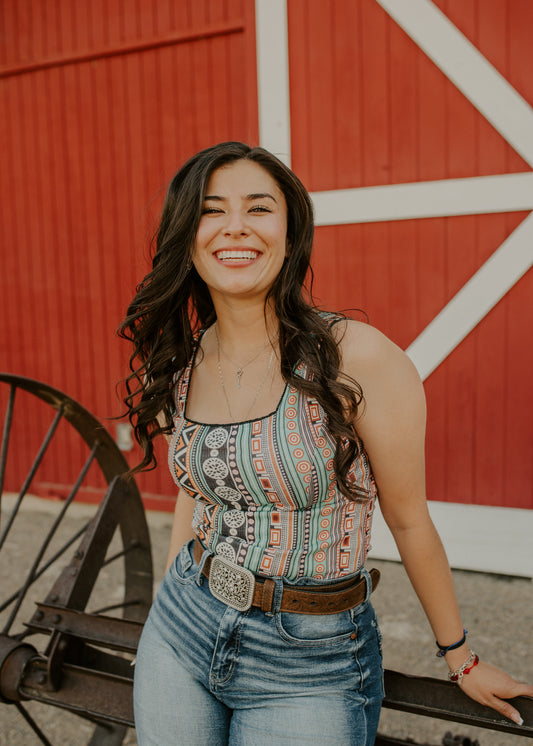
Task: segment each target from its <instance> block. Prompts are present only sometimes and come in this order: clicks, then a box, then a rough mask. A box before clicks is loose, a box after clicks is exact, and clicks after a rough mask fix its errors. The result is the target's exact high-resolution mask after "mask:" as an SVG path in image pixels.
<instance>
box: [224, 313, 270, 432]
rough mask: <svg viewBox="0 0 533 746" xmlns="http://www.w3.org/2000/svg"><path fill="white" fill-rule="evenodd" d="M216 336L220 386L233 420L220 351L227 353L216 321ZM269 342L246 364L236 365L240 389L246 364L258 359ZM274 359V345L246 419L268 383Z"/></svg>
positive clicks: (245, 416)
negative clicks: (222, 344)
mask: <svg viewBox="0 0 533 746" xmlns="http://www.w3.org/2000/svg"><path fill="white" fill-rule="evenodd" d="M215 337H216V340H217V368H218V377H219V380H220V386H221V388H222V393H223V394H224V399H225V400H226V406H227V407H228V414H229V416H230V418H231V420H235V418H234V416H233V412H232V411H231V404H230V401H229V397H228V392H227V391H226V386H225V385H224V376H223V374H222V365H221V363H220V353H221V352H222V354H224V355H225V353H224V350H222V347H221V344H220V339H219V338H218V331H217V327H216V323H215ZM269 344H270V341H269V342H267V343H266V344H265V345H264V346H263V347H262V348H261V349H260V350H259V352H258V353H256V354H255V355H254V356H253V357H252V358H250V360H248V362H247V363H245V364H244V365H241V366H235V367H237V388H239V389H240V387H241V376H242V374H243V371H244V368H246V366H248V365H250V363H252V362H253V361H254V360H257V358H258V357H259V355H260V354H261V353H262V352H263V350H265V349H266V348H267V347H268V345H269ZM225 357H226V358H227V359H228V360H229V361H230V363H232V365H235V363H233V361H232V360H231V359H230V358H229V357H228V356H227V355H225ZM273 361H274V348H273V347H272V351H271V353H270V359H269V361H268V366H267V369H266V371H265V375H264V376H263V378H262V380H261V381H260V383H259V386H258V387H257V389H256V392H255V396H254V398H253V399H252V402H251V404H250V406H249V407H248V410H247V411H246V414H245V415H244V419H245V420H247V419H248V416H249V414H250V412H251V411H252V409H253V407H254V404H255V403H256V401H257V400H258V398H259V394H260V393H261V391H262V390H263V386H264V385H265V383H266V381H267V379H268V376H269V374H270V371H271V370H272V363H273Z"/></svg>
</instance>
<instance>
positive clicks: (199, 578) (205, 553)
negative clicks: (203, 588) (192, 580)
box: [196, 549, 210, 585]
mask: <svg viewBox="0 0 533 746" xmlns="http://www.w3.org/2000/svg"><path fill="white" fill-rule="evenodd" d="M209 555H210V552H209V550H208V549H204V551H203V553H202V557H201V559H200V562H199V563H198V575H197V576H196V585H202V583H203V582H204V576H203V575H202V571H203V569H204V565H205V562H206V560H207V558H208V557H209Z"/></svg>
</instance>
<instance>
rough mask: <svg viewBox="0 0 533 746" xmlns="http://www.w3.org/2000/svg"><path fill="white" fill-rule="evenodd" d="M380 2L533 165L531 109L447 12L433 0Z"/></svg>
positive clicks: (383, 0)
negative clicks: (449, 17) (448, 16)
mask: <svg viewBox="0 0 533 746" xmlns="http://www.w3.org/2000/svg"><path fill="white" fill-rule="evenodd" d="M376 2H378V3H379V4H380V5H381V7H382V8H384V9H385V10H386V11H387V13H388V14H389V15H390V16H391V17H392V18H394V20H395V21H396V23H397V24H398V25H399V26H401V27H402V28H403V30H404V31H405V32H406V33H407V34H408V35H409V36H410V37H411V39H413V41H415V42H416V44H418V46H419V47H420V49H422V50H423V51H424V52H425V53H426V54H427V56H428V57H429V58H430V59H431V60H433V62H434V63H435V64H436V65H437V67H438V68H440V70H442V72H443V73H444V74H445V75H446V76H447V77H448V78H449V79H450V80H451V81H452V83H454V84H455V85H456V86H457V88H458V89H459V90H460V91H461V92H462V93H464V95H465V96H466V97H467V99H468V100H469V101H470V102H471V103H472V104H473V105H474V106H475V107H476V109H478V110H479V111H480V112H481V114H483V116H484V117H485V118H486V119H488V121H489V122H490V123H491V124H492V125H493V127H495V128H496V129H497V130H498V132H499V133H500V134H501V135H502V136H503V137H504V138H505V139H506V140H507V142H508V143H509V144H510V145H511V146H512V147H513V148H514V149H515V150H516V152H517V153H519V154H520V155H521V156H522V158H523V159H524V160H525V161H526V162H527V163H529V165H530V166H533V109H532V108H531V106H530V105H529V104H528V102H527V101H525V100H524V99H523V98H522V96H520V94H519V93H518V91H516V90H515V89H514V88H513V87H512V85H511V84H510V83H509V81H507V80H506V79H505V78H504V77H503V75H501V74H500V73H499V72H498V71H497V70H496V68H495V67H493V65H491V64H490V62H489V61H488V60H487V59H486V57H484V56H483V55H482V54H481V52H480V51H479V50H478V49H476V47H475V46H474V45H473V44H471V43H470V41H468V39H467V38H466V37H465V36H464V35H463V34H462V33H461V32H460V31H459V29H458V28H456V27H455V26H454V25H453V23H452V22H451V21H450V20H449V19H448V18H447V17H446V16H445V15H444V13H442V11H441V10H439V8H437V6H436V5H434V4H433V3H432V2H430V0H376ZM481 12H482V13H484V12H490V11H488V10H484V9H483V7H482V8H481Z"/></svg>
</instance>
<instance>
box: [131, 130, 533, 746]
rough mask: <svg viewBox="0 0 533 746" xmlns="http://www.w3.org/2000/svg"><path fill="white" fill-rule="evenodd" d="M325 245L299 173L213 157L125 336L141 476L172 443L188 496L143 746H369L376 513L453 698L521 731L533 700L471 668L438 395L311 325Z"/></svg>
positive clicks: (367, 337)
mask: <svg viewBox="0 0 533 746" xmlns="http://www.w3.org/2000/svg"><path fill="white" fill-rule="evenodd" d="M312 240H313V214H312V207H311V201H310V198H309V195H308V193H307V192H306V190H305V188H304V187H303V185H302V184H301V182H300V181H299V180H298V178H297V177H296V176H295V175H294V174H293V173H292V172H291V171H290V170H289V169H288V168H287V167H286V166H285V165H284V164H283V163H281V162H280V161H279V160H278V159H277V158H275V157H274V156H273V155H271V154H270V153H268V152H267V151H265V150H263V149H262V148H250V147H248V146H247V145H243V144H242V143H222V144H220V145H216V146H213V147H212V148H208V149H207V150H204V151H202V152H200V153H198V154H197V155H195V156H194V157H193V158H191V159H190V160H189V161H188V162H187V163H186V164H185V165H184V166H183V168H181V169H180V170H179V171H178V173H177V174H176V176H175V177H174V179H173V180H172V183H171V185H170V188H169V191H168V194H167V198H166V201H165V205H164V208H163V214H162V216H161V224H160V227H159V230H158V233H157V239H156V252H155V255H154V258H153V268H152V271H151V272H150V273H149V274H148V275H147V276H146V277H145V278H144V280H143V281H142V283H141V284H140V286H139V288H138V292H137V294H136V296H135V298H134V300H133V302H132V304H131V305H130V307H129V309H128V315H127V318H126V320H125V321H124V323H123V325H122V327H121V329H120V333H121V335H122V336H123V337H125V338H126V339H129V340H131V341H132V342H133V348H134V349H133V353H132V356H131V359H130V366H131V371H132V372H131V375H130V376H129V377H128V379H127V380H126V386H127V396H126V398H125V401H126V404H127V406H128V407H129V412H130V419H131V422H132V424H133V426H134V431H135V435H136V437H137V439H138V441H139V443H140V444H141V445H142V446H143V448H144V454H145V455H144V459H143V461H142V462H141V464H139V466H138V467H137V469H142V468H147V467H150V466H151V467H153V466H155V457H154V452H153V445H152V441H153V439H154V438H155V437H156V436H158V435H161V434H163V435H165V436H166V437H167V439H168V441H169V459H168V463H169V467H170V471H171V474H172V476H173V478H174V480H175V482H176V485H177V487H178V499H177V501H176V510H175V517H174V523H173V528H172V534H171V541H170V550H169V555H168V571H167V574H166V576H165V578H164V580H163V582H162V585H161V587H160V589H159V591H158V593H157V596H156V599H155V601H154V604H153V607H152V609H151V611H150V615H149V618H148V620H147V622H146V625H145V628H144V631H143V635H142V639H141V642H140V645H139V650H138V656H137V665H136V671H135V689H134V698H135V719H136V727H137V737H138V741H139V744H141V745H142V746H146V745H147V744H152V745H153V746H167V745H168V746H171V744H182V743H187V744H189V746H205V744H210V745H211V744H214V745H222V744H230V743H231V744H232V746H245V744H246V746H263V744H265V743H268V744H271V746H278V745H279V746H281V744H311V743H317V742H318V743H320V744H339V743H342V744H350V745H351V746H371V744H373V743H374V739H375V734H376V730H377V723H378V718H379V711H380V707H381V700H382V697H383V677H382V661H381V644H380V643H381V640H380V634H379V629H378V625H377V620H376V617H375V614H374V610H373V608H372V604H371V603H370V596H371V593H372V591H373V590H374V588H375V587H376V585H377V582H378V580H379V573H377V571H375V570H373V571H370V572H368V571H367V569H366V567H365V560H366V556H367V552H368V549H369V546H370V529H371V520H372V513H373V508H374V504H375V501H376V499H378V498H379V501H380V506H381V511H382V514H383V516H384V517H385V520H386V521H387V523H388V525H389V528H390V529H391V531H392V533H393V536H394V538H395V540H396V543H397V545H398V548H399V551H400V554H401V557H402V560H403V562H404V564H405V567H406V570H407V572H408V574H409V577H410V580H411V582H412V584H413V586H414V588H415V590H416V592H417V594H418V596H419V598H420V601H421V602H422V605H423V607H424V611H425V613H426V616H427V617H428V620H429V622H430V624H431V626H432V629H433V632H434V634H435V637H436V639H437V640H439V643H438V647H439V655H440V656H441V657H443V658H444V659H445V660H446V662H447V663H448V666H449V668H450V670H451V674H450V676H451V679H452V681H456V682H457V684H458V685H460V686H461V687H462V688H463V689H464V690H465V691H466V692H467V693H468V694H469V695H470V696H471V697H473V698H474V699H477V700H478V701H480V702H483V703H484V704H490V705H491V706H492V707H494V708H495V709H497V710H498V711H499V712H501V713H503V714H504V715H505V716H507V717H509V718H512V719H513V720H515V722H519V721H520V715H519V714H518V712H517V711H516V709H515V708H514V707H513V706H512V705H511V704H510V703H508V702H506V701H505V700H504V698H510V697H513V696H517V695H520V694H526V695H527V694H529V695H530V696H531V695H533V687H528V686H526V685H522V684H518V683H517V682H516V681H514V680H513V679H512V678H511V677H509V676H507V675H506V674H505V673H503V672H502V671H499V670H498V669H495V668H493V667H491V666H489V665H488V664H486V663H485V662H484V661H480V660H479V658H478V656H477V655H476V654H475V653H474V652H472V651H471V650H470V649H469V647H468V644H467V641H466V632H464V630H463V625H462V623H461V618H460V615H459V610H458V608H457V602H456V598H455V593H454V589H453V584H452V580H451V573H450V570H449V567H448V564H447V561H446V556H445V554H444V550H443V548H442V545H441V543H440V540H439V537H438V535H437V533H436V531H435V528H434V526H433V524H432V522H431V519H430V517H429V513H428V510H427V505H426V497H425V484H424V432H425V400H424V393H423V388H422V384H421V382H420V379H419V377H418V374H417V372H416V370H415V369H414V367H413V365H412V364H411V362H410V360H409V359H408V358H407V357H406V355H405V354H404V353H403V352H402V351H401V350H400V349H399V348H398V347H396V346H395V345H394V344H393V343H392V342H391V341H390V340H388V339H387V338H386V337H384V336H383V335H382V334H381V333H380V332H379V331H377V330H376V329H373V328H372V327H370V326H369V325H366V324H362V323H358V322H355V321H352V320H349V319H347V318H345V317H344V316H341V315H339V314H335V313H330V312H324V311H320V310H318V309H317V308H316V307H315V306H314V305H313V302H312V299H311V294H310V292H309V291H308V290H306V288H305V285H304V282H305V279H306V277H307V276H308V273H309V268H310V267H309V263H310V257H311V248H312ZM413 654H415V653H413Z"/></svg>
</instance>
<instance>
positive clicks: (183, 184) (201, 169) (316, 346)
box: [118, 142, 367, 500]
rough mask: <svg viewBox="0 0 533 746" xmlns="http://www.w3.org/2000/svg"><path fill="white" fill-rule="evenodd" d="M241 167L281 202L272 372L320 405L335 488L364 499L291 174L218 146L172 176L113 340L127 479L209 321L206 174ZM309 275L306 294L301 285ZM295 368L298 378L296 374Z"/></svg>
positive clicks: (336, 358)
mask: <svg viewBox="0 0 533 746" xmlns="http://www.w3.org/2000/svg"><path fill="white" fill-rule="evenodd" d="M238 160H248V161H253V162H254V163H257V164H258V165H260V166H262V167H263V168H264V169H265V170H266V171H267V172H268V173H269V174H270V175H271V176H272V177H273V178H274V180H275V181H276V182H277V184H278V186H279V188H280V189H281V191H282V192H283V194H284V196H285V200H286V202H287V245H288V246H289V251H288V256H287V257H286V258H285V261H284V264H283V266H282V268H281V270H280V273H279V275H278V277H277V278H276V280H275V282H274V284H273V285H272V288H271V289H270V291H269V293H268V297H267V300H266V302H265V308H266V303H267V302H270V303H271V306H272V307H273V309H274V311H275V314H276V316H277V320H278V323H279V347H280V358H281V373H282V376H283V378H284V379H285V381H286V382H287V383H289V384H291V385H292V386H294V387H295V388H296V389H298V390H299V391H302V392H304V393H305V394H307V395H308V396H310V397H312V398H314V399H316V400H317V401H318V402H319V403H320V404H321V405H322V407H323V408H324V410H325V413H326V416H327V421H328V428H329V431H330V432H331V434H332V436H333V437H334V439H335V442H336V449H335V461H334V463H335V473H336V476H337V483H338V487H339V489H340V491H341V492H342V493H343V494H344V495H345V496H347V497H349V498H351V499H355V500H360V499H364V498H365V497H366V496H367V494H366V492H365V491H364V490H363V489H362V488H361V487H359V486H357V485H356V484H355V483H353V482H352V481H351V480H350V478H349V470H350V466H351V465H352V463H353V460H354V459H355V458H356V456H357V455H358V454H359V451H360V448H361V443H360V440H359V438H358V436H357V434H356V431H355V429H354V426H353V422H354V419H355V417H356V415H357V411H358V408H359V406H360V405H361V402H362V391H361V388H360V386H359V385H358V383H357V382H356V381H355V380H353V379H352V378H349V377H348V376H346V375H343V374H342V373H341V371H340V353H339V347H338V343H337V341H336V339H335V338H334V336H333V333H332V331H331V328H330V324H329V323H328V321H327V318H325V317H324V316H323V315H320V314H319V313H318V312H317V309H316V307H315V306H314V304H313V301H312V295H311V290H310V288H311V284H312V272H311V268H310V259H311V250H312V244H313V232H314V223H313V207H312V203H311V199H310V197H309V194H308V193H307V190H306V189H305V187H304V186H303V184H302V183H301V182H300V180H299V179H298V178H297V176H296V175H295V174H294V173H293V172H292V171H291V170H290V169H289V168H287V166H285V164H284V163H282V162H281V161H280V160H278V158H276V157H275V156H274V155H272V154H271V153H269V152H268V151H267V150H264V149H263V148H259V147H254V148H252V147H250V146H248V145H245V144H243V143H240V142H224V143H220V144H219V145H214V146H213V147H210V148H207V149H206V150H202V151H201V152H199V153H197V154H196V155H194V156H193V157H192V158H191V159H190V160H188V161H187V162H186V163H185V165H184V166H183V167H182V168H181V169H180V170H179V171H178V172H177V174H176V175H175V176H174V178H173V179H172V181H171V183H170V186H169V189H168V192H167V195H166V198H165V202H164V205H163V210H162V215H161V221H160V224H159V228H158V230H157V233H156V235H155V236H154V241H153V243H155V252H153V260H152V270H151V271H150V272H149V273H148V274H147V275H146V277H145V278H144V279H143V281H142V282H141V283H140V284H139V285H138V286H137V293H136V295H135V297H134V299H133V301H132V302H131V304H130V306H129V308H128V311H127V315H126V318H125V319H124V321H123V323H122V324H121V326H120V327H119V329H118V334H119V335H120V336H121V337H123V338H124V339H127V340H130V341H131V342H132V343H133V352H132V355H131V357H130V361H129V366H130V370H131V373H130V375H129V376H128V377H127V378H126V379H125V381H124V383H125V387H126V391H127V394H126V396H125V397H124V402H125V404H126V406H127V409H128V416H129V419H130V422H131V424H132V426H133V430H134V434H135V438H136V440H137V442H138V443H139V444H140V445H141V447H142V449H143V452H144V457H143V459H142V461H141V462H140V463H139V464H138V465H137V466H136V467H134V469H132V473H133V472H137V471H141V470H149V469H153V468H155V466H156V463H157V461H156V457H155V454H154V446H153V440H154V438H155V437H156V436H158V435H160V434H162V433H164V434H169V433H170V432H171V430H172V414H173V408H174V404H173V398H172V382H173V377H174V376H175V374H176V372H178V371H180V370H182V369H183V368H184V367H185V366H186V365H187V363H188V361H189V360H190V358H191V355H192V354H193V351H194V347H195V338H194V337H195V333H196V332H198V330H200V329H202V328H206V327H208V326H210V325H211V324H212V323H213V322H214V321H215V319H216V314H215V309H214V307H213V303H212V300H211V296H210V294H209V291H208V289H207V286H206V284H205V283H204V281H203V280H202V279H201V277H200V276H199V275H198V273H197V272H196V270H195V268H194V266H193V264H192V254H193V248H194V243H195V238H196V233H197V230H198V225H199V222H200V218H201V215H202V208H203V202H204V196H205V192H206V188H207V183H208V180H209V177H210V176H211V174H212V173H213V171H215V170H216V169H218V168H220V167H221V166H224V165H227V164H229V163H233V162H234V161H238ZM307 277H309V278H310V285H309V290H307V289H306V286H305V282H306V278H307ZM299 362H303V363H304V364H305V366H306V369H307V376H306V377H305V378H303V377H302V376H300V375H298V374H297V373H296V366H297V364H298V363H299Z"/></svg>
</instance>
